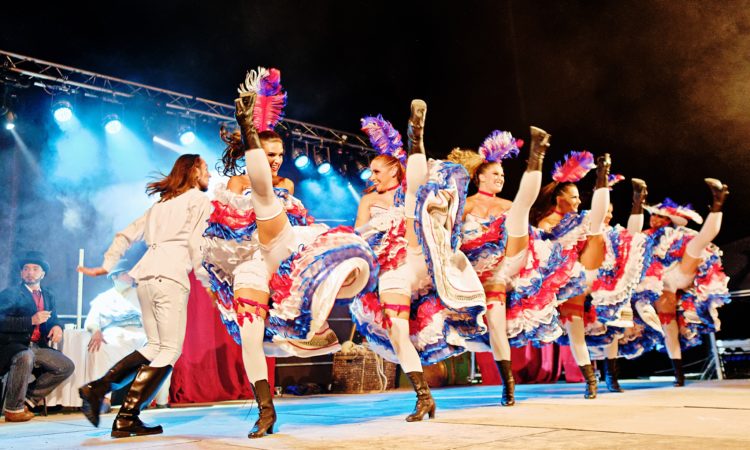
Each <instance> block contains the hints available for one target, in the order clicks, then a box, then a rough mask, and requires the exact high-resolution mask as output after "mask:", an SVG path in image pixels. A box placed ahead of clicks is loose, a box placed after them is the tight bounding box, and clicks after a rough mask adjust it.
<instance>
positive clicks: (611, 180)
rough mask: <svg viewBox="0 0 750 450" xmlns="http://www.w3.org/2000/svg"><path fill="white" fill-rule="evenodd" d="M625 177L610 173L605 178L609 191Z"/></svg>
mask: <svg viewBox="0 0 750 450" xmlns="http://www.w3.org/2000/svg"><path fill="white" fill-rule="evenodd" d="M624 179H625V176H623V175H620V174H619V173H610V174H609V176H608V177H607V185H608V186H609V188H610V189H612V186H614V185H616V184H617V183H619V182H620V181H622V180H624Z"/></svg>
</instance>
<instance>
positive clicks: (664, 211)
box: [643, 197, 703, 227]
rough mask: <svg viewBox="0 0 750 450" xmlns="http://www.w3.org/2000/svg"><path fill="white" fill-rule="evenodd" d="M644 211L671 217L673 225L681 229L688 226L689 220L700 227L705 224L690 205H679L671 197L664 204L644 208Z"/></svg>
mask: <svg viewBox="0 0 750 450" xmlns="http://www.w3.org/2000/svg"><path fill="white" fill-rule="evenodd" d="M643 209H645V210H646V211H648V212H649V213H651V214H656V215H658V216H665V217H669V219H670V220H671V221H672V223H674V224H675V225H677V226H680V227H684V226H685V225H687V223H688V219H690V220H692V221H693V222H695V223H697V224H699V225H700V224H702V223H703V217H701V216H700V214H698V213H697V212H695V210H694V209H693V207H692V206H691V205H690V204H687V205H678V204H677V203H676V202H675V201H674V200H672V199H671V198H669V197H667V198H665V199H664V201H663V202H661V203H657V204H656V205H653V206H644V207H643Z"/></svg>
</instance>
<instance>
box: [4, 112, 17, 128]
mask: <svg viewBox="0 0 750 450" xmlns="http://www.w3.org/2000/svg"><path fill="white" fill-rule="evenodd" d="M14 128H16V117H15V116H14V115H13V113H12V112H10V111H8V113H7V114H5V129H6V130H8V131H10V130H12V129H14Z"/></svg>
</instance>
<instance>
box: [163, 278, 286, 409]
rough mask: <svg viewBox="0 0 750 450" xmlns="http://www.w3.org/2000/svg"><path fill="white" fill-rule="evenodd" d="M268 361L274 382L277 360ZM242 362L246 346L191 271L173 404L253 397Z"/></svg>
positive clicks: (269, 380) (171, 392) (171, 399)
mask: <svg viewBox="0 0 750 450" xmlns="http://www.w3.org/2000/svg"><path fill="white" fill-rule="evenodd" d="M266 361H267V362H268V382H269V384H270V385H271V386H273V385H274V369H275V365H276V363H275V359H274V358H266ZM252 397H253V394H252V391H251V390H250V382H249V381H248V380H247V376H246V375H245V367H244V366H243V364H242V349H241V348H240V346H239V345H237V344H236V343H235V342H234V340H233V339H232V338H231V336H229V333H227V331H226V328H225V327H224V325H223V324H222V323H221V319H219V313H218V312H217V311H216V309H215V308H214V307H213V304H212V303H211V300H210V298H209V297H208V294H207V293H206V291H205V289H203V286H202V285H201V284H200V282H198V281H197V280H196V279H195V278H194V277H193V274H190V299H189V300H188V316H187V332H186V334H185V344H184V346H183V349H182V355H181V356H180V359H179V360H178V361H177V364H175V367H174V371H173V372H172V386H171V387H170V389H169V398H170V402H171V403H210V402H218V401H223V400H238V399H248V398H252Z"/></svg>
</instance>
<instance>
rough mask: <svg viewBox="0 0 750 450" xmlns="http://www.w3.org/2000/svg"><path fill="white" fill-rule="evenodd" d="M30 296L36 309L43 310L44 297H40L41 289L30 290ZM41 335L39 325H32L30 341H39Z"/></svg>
mask: <svg viewBox="0 0 750 450" xmlns="http://www.w3.org/2000/svg"><path fill="white" fill-rule="evenodd" d="M31 296H32V297H34V303H36V310H37V312H38V311H43V310H44V297H42V291H40V290H39V289H37V290H35V291H31ZM41 337H42V334H41V332H40V331H39V325H37V326H35V327H34V332H33V333H31V342H39V338H41Z"/></svg>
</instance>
